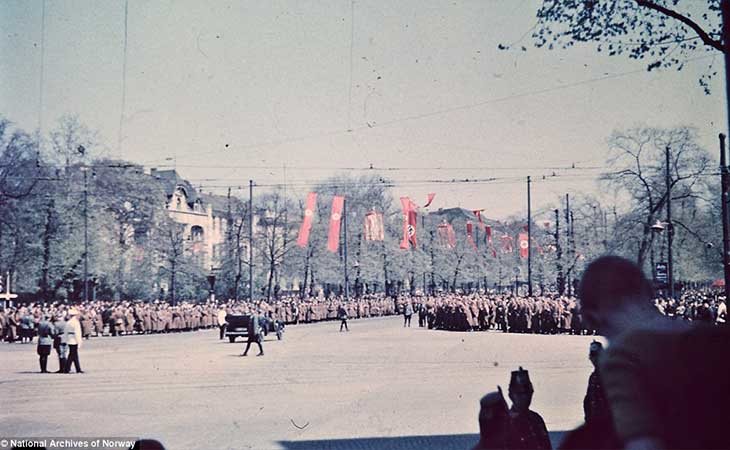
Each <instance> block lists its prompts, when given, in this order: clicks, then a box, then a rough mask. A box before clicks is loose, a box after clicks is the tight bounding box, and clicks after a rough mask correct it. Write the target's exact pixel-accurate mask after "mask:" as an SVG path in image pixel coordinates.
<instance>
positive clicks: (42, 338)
mask: <svg viewBox="0 0 730 450" xmlns="http://www.w3.org/2000/svg"><path fill="white" fill-rule="evenodd" d="M50 318H51V316H50V314H48V313H46V314H44V315H43V320H41V321H40V322H39V323H38V349H37V352H38V361H39V363H40V366H41V373H48V355H50V354H51V347H52V346H53V325H52V324H51V322H50V321H49V320H50Z"/></svg>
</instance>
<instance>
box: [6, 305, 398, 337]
mask: <svg viewBox="0 0 730 450" xmlns="http://www.w3.org/2000/svg"><path fill="white" fill-rule="evenodd" d="M340 305H344V306H345V308H346V309H347V311H348V315H349V317H351V318H360V317H362V318H365V317H379V316H384V315H392V314H395V313H396V307H395V304H394V302H393V300H392V299H386V298H384V297H382V296H368V297H363V298H361V299H353V300H350V301H347V302H344V301H343V300H341V299H331V300H321V299H307V300H300V299H298V298H296V299H293V298H292V299H284V300H281V301H275V302H272V303H267V302H265V301H258V302H254V303H251V302H247V301H234V300H230V301H227V302H210V301H208V302H205V303H192V302H187V301H183V302H180V303H178V304H177V305H175V306H171V305H169V304H167V303H163V302H152V303H144V302H129V301H124V302H111V301H93V302H87V303H81V304H79V305H74V306H75V307H76V308H77V309H78V310H79V313H80V314H79V321H80V322H81V329H82V334H83V337H84V338H86V339H88V338H89V337H91V336H103V335H110V336H119V335H125V334H151V333H170V332H183V331H195V330H198V329H201V328H203V329H205V328H213V327H217V326H218V325H220V323H219V322H220V320H223V319H222V318H223V317H225V314H219V312H221V311H225V313H228V314H231V313H232V314H237V313H240V314H243V313H248V312H249V311H261V313H263V314H266V315H267V316H268V317H271V318H276V319H278V320H282V321H284V322H286V323H290V324H296V323H310V322H318V321H321V320H334V319H336V318H337V311H338V308H339V306H340ZM69 308H70V305H66V304H57V303H55V304H47V305H41V304H30V305H27V306H21V307H18V308H9V309H7V310H2V309H0V340H3V341H6V342H16V341H20V342H26V341H31V340H32V337H33V336H35V334H36V330H37V328H38V323H39V322H40V321H41V319H42V317H43V316H44V315H46V314H47V315H48V317H51V318H53V319H55V318H58V317H61V318H64V317H66V316H67V315H68V310H69ZM219 317H221V318H220V319H219Z"/></svg>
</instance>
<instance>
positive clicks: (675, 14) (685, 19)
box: [634, 0, 728, 53]
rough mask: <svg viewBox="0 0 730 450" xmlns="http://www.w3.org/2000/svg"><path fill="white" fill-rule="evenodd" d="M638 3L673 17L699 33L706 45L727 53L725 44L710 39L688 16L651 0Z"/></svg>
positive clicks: (638, 1) (637, 2) (642, 0)
mask: <svg viewBox="0 0 730 450" xmlns="http://www.w3.org/2000/svg"><path fill="white" fill-rule="evenodd" d="M634 1H636V4H637V5H639V6H643V7H645V8H649V9H653V10H654V11H657V12H659V13H661V14H664V15H665V16H668V17H671V18H673V19H676V20H678V21H680V22H682V23H683V24H685V25H687V26H688V27H690V28H691V29H692V30H694V32H695V33H697V36H699V38H700V39H702V42H704V43H705V44H706V45H709V46H710V47H712V48H714V49H715V50H718V51H720V52H723V53H725V52H726V51H727V50H728V49H727V48H725V46H723V44H722V43H721V42H720V41H716V40H714V39H712V38H711V37H710V35H709V34H707V32H706V31H705V30H703V29H702V27H701V26H699V24H697V22H695V21H693V20H692V19H690V18H689V17H687V16H684V15H682V14H680V13H678V12H676V11H673V10H671V9H669V8H667V7H664V6H662V5H657V4H656V3H654V2H651V1H649V0H634Z"/></svg>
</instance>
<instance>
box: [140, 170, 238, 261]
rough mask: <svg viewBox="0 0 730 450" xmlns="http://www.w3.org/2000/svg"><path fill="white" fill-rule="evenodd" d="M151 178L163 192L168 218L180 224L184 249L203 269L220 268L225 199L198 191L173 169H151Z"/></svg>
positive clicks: (223, 240) (225, 227) (223, 237)
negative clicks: (158, 184)
mask: <svg viewBox="0 0 730 450" xmlns="http://www.w3.org/2000/svg"><path fill="white" fill-rule="evenodd" d="M150 175H151V176H152V177H153V178H155V179H156V180H158V181H159V182H160V183H162V185H163V187H164V189H165V194H166V195H167V203H166V208H167V211H168V213H169V215H170V218H171V219H172V220H173V221H175V222H177V223H179V224H181V225H183V236H184V240H185V248H186V250H189V251H190V254H191V255H192V256H193V257H194V258H195V259H196V260H197V261H198V263H199V264H200V267H201V268H202V269H204V270H215V269H217V268H219V267H220V263H221V258H222V256H223V251H224V244H225V238H226V230H227V228H228V222H227V218H226V217H227V216H228V199H227V198H226V197H223V196H220V195H213V194H204V193H202V192H198V191H197V190H196V189H195V188H194V187H193V186H192V185H191V184H190V183H189V182H188V181H187V180H184V179H182V178H181V177H180V176H179V175H178V173H177V171H175V170H157V169H154V168H153V169H151V170H150Z"/></svg>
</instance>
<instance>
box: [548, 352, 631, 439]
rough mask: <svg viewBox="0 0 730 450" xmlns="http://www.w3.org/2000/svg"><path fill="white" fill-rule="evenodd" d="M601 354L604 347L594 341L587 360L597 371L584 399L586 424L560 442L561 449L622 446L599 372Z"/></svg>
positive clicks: (591, 378) (589, 382)
mask: <svg viewBox="0 0 730 450" xmlns="http://www.w3.org/2000/svg"><path fill="white" fill-rule="evenodd" d="M602 353H603V344H601V343H600V342H598V341H593V342H591V346H590V351H589V353H588V359H590V361H591V363H592V364H593V367H594V370H593V373H591V376H590V377H589V378H588V389H587V391H586V396H585V398H584V399H583V412H584V414H585V423H584V424H583V425H581V426H580V427H579V428H577V429H575V430H573V431H571V432H569V433H568V434H567V435H566V436H565V438H564V439H563V441H562V442H561V443H560V449H561V450H586V449H593V450H609V449H616V448H620V447H621V443H620V442H619V441H618V439H617V438H616V432H615V431H614V429H613V421H612V419H611V409H610V407H609V405H608V399H607V398H606V391H605V390H604V388H603V381H602V380H601V374H600V372H599V371H598V364H599V360H600V358H601V355H602Z"/></svg>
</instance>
